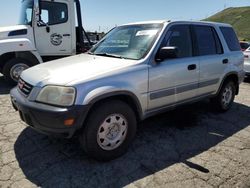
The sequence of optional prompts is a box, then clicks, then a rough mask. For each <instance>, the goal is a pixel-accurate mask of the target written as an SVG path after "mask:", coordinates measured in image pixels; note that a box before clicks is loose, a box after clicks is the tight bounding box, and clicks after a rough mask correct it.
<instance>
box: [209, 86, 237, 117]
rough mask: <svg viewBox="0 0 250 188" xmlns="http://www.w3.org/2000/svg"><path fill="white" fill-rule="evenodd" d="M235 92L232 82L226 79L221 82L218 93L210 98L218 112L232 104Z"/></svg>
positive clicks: (227, 108) (225, 109)
mask: <svg viewBox="0 0 250 188" xmlns="http://www.w3.org/2000/svg"><path fill="white" fill-rule="evenodd" d="M235 93H236V87H235V83H234V82H232V81H228V82H226V83H225V84H223V86H222V87H221V89H220V92H219V94H218V95H217V96H216V97H214V98H212V99H211V102H212V104H213V106H214V108H215V109H216V110H217V111H220V112H225V111H227V110H229V109H230V107H231V106H232V104H233V101H234V98H235Z"/></svg>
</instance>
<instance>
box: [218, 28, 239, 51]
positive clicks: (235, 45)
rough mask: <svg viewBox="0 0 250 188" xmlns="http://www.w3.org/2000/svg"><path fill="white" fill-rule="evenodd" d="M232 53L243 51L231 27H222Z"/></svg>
mask: <svg viewBox="0 0 250 188" xmlns="http://www.w3.org/2000/svg"><path fill="white" fill-rule="evenodd" d="M220 30H221V32H222V34H223V36H224V38H225V40H226V43H227V46H228V48H229V50H230V51H241V48H240V44H239V40H238V38H237V36H236V34H235V32H234V30H233V28H231V27H220Z"/></svg>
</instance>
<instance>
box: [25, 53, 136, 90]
mask: <svg viewBox="0 0 250 188" xmlns="http://www.w3.org/2000/svg"><path fill="white" fill-rule="evenodd" d="M135 63H136V61H135V60H125V59H118V58H111V57H101V56H94V55H88V54H81V55H76V56H72V57H68V58H63V59H59V60H55V61H50V62H47V63H43V64H40V65H37V66H35V67H32V68H29V69H27V70H25V71H23V73H22V74H21V78H22V79H23V80H24V81H26V82H28V83H29V84H31V85H33V86H38V87H43V86H44V85H50V84H53V85H68V84H69V83H72V82H74V83H78V82H79V83H82V82H84V81H87V80H91V79H94V78H96V77H100V76H102V75H104V74H108V73H111V72H113V71H116V70H119V69H123V68H125V67H128V66H131V65H134V64H135ZM69 85H70V84H69Z"/></svg>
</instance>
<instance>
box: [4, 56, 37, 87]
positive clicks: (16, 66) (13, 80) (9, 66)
mask: <svg viewBox="0 0 250 188" xmlns="http://www.w3.org/2000/svg"><path fill="white" fill-rule="evenodd" d="M31 65H32V64H31V63H30V62H29V61H27V60H25V59H22V58H13V59H11V60H9V61H8V62H7V63H6V64H5V66H4V67H3V75H4V78H5V80H6V81H7V82H8V83H10V84H13V85H15V84H17V82H18V79H19V77H20V75H21V73H22V72H23V71H24V70H25V69H28V68H29V67H31Z"/></svg>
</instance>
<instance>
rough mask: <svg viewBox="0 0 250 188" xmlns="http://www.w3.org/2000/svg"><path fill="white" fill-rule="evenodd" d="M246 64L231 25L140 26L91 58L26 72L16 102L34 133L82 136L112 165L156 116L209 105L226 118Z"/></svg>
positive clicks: (122, 29) (124, 29) (110, 38)
mask: <svg viewBox="0 0 250 188" xmlns="http://www.w3.org/2000/svg"><path fill="white" fill-rule="evenodd" d="M243 61H244V58H243V54H242V52H241V49H240V45H239V42H238V39H237V37H236V35H235V32H234V30H233V28H232V27H231V26H230V25H227V24H221V23H208V22H183V21H179V22H169V21H152V22H141V23H133V24H127V25H122V26H119V27H116V28H114V29H113V30H112V31H110V32H109V33H108V34H107V35H106V37H105V38H103V39H102V40H101V41H100V42H99V43H98V44H97V45H95V46H94V47H93V48H92V49H91V50H90V51H89V52H88V54H81V55H77V56H74V57H69V58H65V59H61V60H56V61H54V62H49V63H45V64H41V65H38V66H35V67H33V68H30V69H28V70H26V71H24V72H23V73H22V74H21V77H20V80H19V83H18V86H17V87H16V88H14V89H13V90H12V91H11V99H12V103H13V106H14V108H15V109H17V110H18V111H19V112H20V117H21V119H22V120H23V121H24V122H26V123H27V124H28V125H29V126H30V127H32V128H34V129H35V130H37V131H40V132H42V133H46V134H53V135H62V136H64V137H68V138H70V137H72V136H73V135H74V134H76V133H78V134H77V135H79V138H80V143H81V145H82V146H83V149H84V150H85V151H86V153H87V154H88V155H90V156H92V157H94V158H95V159H97V160H111V159H114V158H116V157H118V156H120V155H122V154H123V153H124V152H125V151H126V150H127V148H128V146H129V145H130V143H131V142H132V140H133V138H134V136H135V133H136V125H137V122H138V121H141V120H143V119H145V118H147V117H149V116H152V115H154V114H157V113H161V112H163V111H165V110H167V109H170V108H173V107H176V106H179V105H182V104H186V103H190V102H195V101H198V100H202V99H204V98H210V99H211V102H212V104H213V105H214V107H216V109H218V110H220V111H227V110H228V109H229V108H230V107H231V105H232V103H233V100H234V97H235V95H237V94H238V92H239V84H240V83H241V82H242V80H243V78H244V71H243Z"/></svg>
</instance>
